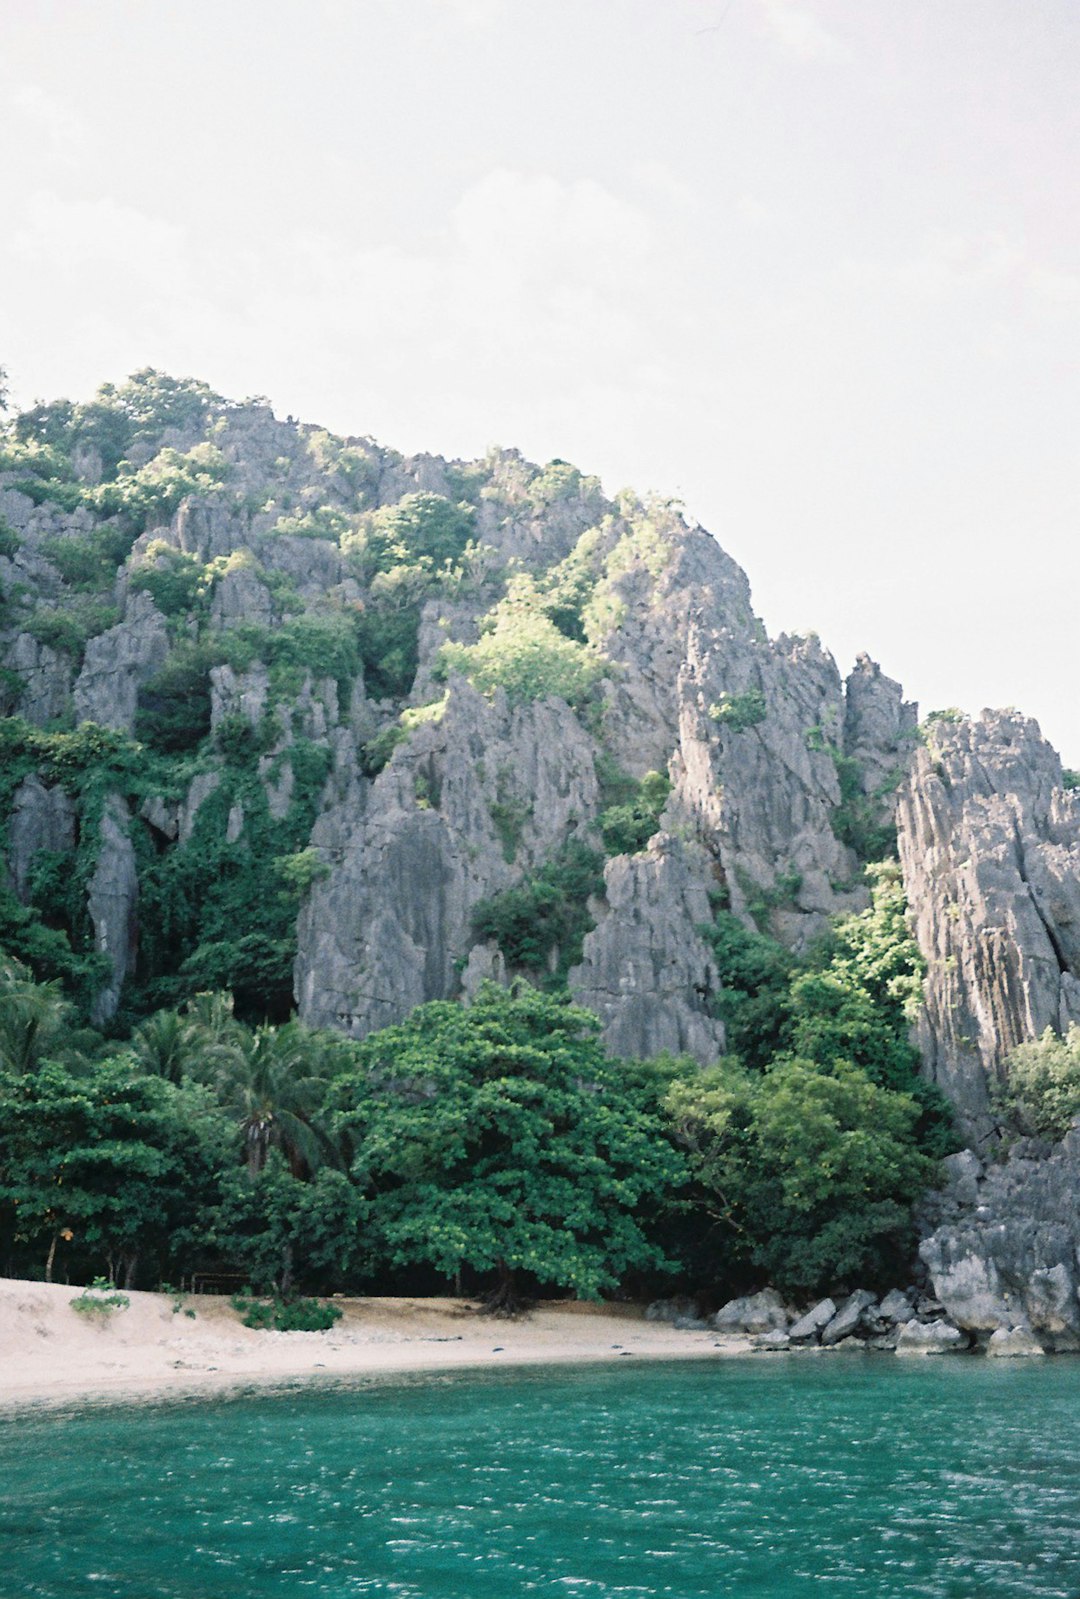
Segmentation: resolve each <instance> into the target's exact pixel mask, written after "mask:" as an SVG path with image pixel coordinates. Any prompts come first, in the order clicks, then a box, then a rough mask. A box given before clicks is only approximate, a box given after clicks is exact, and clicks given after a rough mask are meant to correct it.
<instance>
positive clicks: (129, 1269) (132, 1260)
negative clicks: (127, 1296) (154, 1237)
mask: <svg viewBox="0 0 1080 1599" xmlns="http://www.w3.org/2000/svg"><path fill="white" fill-rule="evenodd" d="M138 1264H139V1251H138V1250H137V1249H133V1250H132V1251H131V1254H130V1255H127V1256H126V1257H125V1259H124V1287H125V1288H134V1286H135V1267H136V1266H137V1265H138Z"/></svg>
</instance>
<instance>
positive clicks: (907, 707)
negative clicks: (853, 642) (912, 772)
mask: <svg viewBox="0 0 1080 1599" xmlns="http://www.w3.org/2000/svg"><path fill="white" fill-rule="evenodd" d="M918 719H919V715H918V709H917V707H916V706H914V705H911V704H909V703H908V702H907V701H905V699H904V691H903V689H902V688H901V687H900V684H899V683H894V682H893V680H892V678H891V677H886V676H885V674H884V672H883V671H882V670H881V668H880V666H878V665H877V664H876V662H874V661H872V660H871V659H870V657H869V656H868V655H860V656H859V658H858V660H857V661H856V663H855V669H854V671H853V672H851V673H850V675H849V676H848V679H847V682H846V684H845V686H844V754H845V755H849V756H851V757H852V759H853V760H856V761H858V763H859V767H860V771H861V779H862V787H863V791H864V792H865V793H867V794H873V793H875V792H878V791H880V790H881V789H882V788H885V789H887V790H889V791H890V799H889V801H888V802H887V805H886V809H888V808H891V806H892V804H894V803H895V802H894V801H893V800H892V798H891V791H892V790H894V789H895V787H896V781H897V780H898V778H899V777H900V776H901V775H902V773H903V772H904V770H906V768H907V766H908V765H909V764H910V762H911V758H912V754H913V750H914V745H915V738H916V727H917V724H918Z"/></svg>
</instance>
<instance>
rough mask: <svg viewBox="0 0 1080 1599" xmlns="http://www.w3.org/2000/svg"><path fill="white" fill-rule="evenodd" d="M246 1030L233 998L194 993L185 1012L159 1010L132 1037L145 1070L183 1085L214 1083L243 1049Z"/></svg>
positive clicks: (138, 1057)
mask: <svg viewBox="0 0 1080 1599" xmlns="http://www.w3.org/2000/svg"><path fill="white" fill-rule="evenodd" d="M246 1036H247V1034H246V1029H245V1028H244V1027H243V1026H241V1024H240V1023H239V1022H238V1021H236V1020H235V1019H234V1017H233V1001H232V995H231V994H196V995H195V997H194V998H193V999H190V1000H189V1001H188V1003H187V1004H186V1005H185V1006H184V1008H183V1010H182V1011H175V1010H159V1011H157V1012H156V1013H155V1014H154V1015H153V1016H150V1017H148V1018H147V1020H146V1021H145V1022H143V1023H142V1025H141V1026H139V1027H137V1028H136V1029H135V1032H134V1034H133V1035H132V1044H133V1046H134V1050H135V1058H136V1060H137V1061H138V1063H139V1065H140V1066H141V1067H142V1069H143V1071H145V1072H151V1073H152V1074H153V1075H154V1076H155V1077H164V1078H166V1079H167V1080H168V1081H169V1082H170V1083H180V1082H181V1081H183V1079H184V1078H185V1077H194V1078H196V1079H197V1080H198V1081H199V1082H202V1083H207V1084H211V1083H213V1082H215V1081H216V1080H217V1079H218V1078H219V1077H220V1075H221V1073H222V1071H223V1070H227V1069H228V1068H229V1066H230V1064H231V1062H232V1061H233V1060H234V1059H235V1057H236V1056H237V1054H238V1052H239V1051H241V1050H242V1048H243V1044H244V1039H245V1037H246Z"/></svg>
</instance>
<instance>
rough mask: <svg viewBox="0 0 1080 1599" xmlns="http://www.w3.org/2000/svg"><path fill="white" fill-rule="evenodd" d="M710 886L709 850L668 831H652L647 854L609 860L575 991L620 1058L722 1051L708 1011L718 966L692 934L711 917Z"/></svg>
mask: <svg viewBox="0 0 1080 1599" xmlns="http://www.w3.org/2000/svg"><path fill="white" fill-rule="evenodd" d="M695 868H696V870H695ZM708 881H709V876H708V860H707V857H705V855H704V851H702V850H701V849H700V847H695V846H693V845H690V844H686V845H684V844H682V843H681V841H680V840H679V839H677V838H673V837H672V836H671V834H670V833H658V834H656V836H655V837H654V838H653V839H652V840H651V842H650V844H649V848H648V850H647V851H646V853H645V854H643V855H622V856H619V857H618V858H617V859H615V860H613V861H609V862H608V865H607V868H606V870H605V873H604V884H605V892H604V902H603V904H601V905H599V906H597V917H598V921H597V926H596V929H595V930H594V931H593V932H592V933H590V934H589V935H588V936H587V937H586V939H585V946H584V950H583V955H582V961H581V964H580V965H579V966H576V967H575V968H574V969H573V970H572V971H571V973H570V986H571V989H572V991H573V993H574V996H575V998H576V999H578V1000H579V1001H580V1003H581V1004H582V1005H584V1006H585V1007H586V1009H587V1010H591V1011H595V1013H596V1015H597V1016H599V1017H600V1019H601V1021H603V1022H604V1024H605V1032H604V1036H605V1038H606V1039H607V1043H608V1047H609V1048H610V1049H611V1050H612V1051H613V1052H614V1053H615V1054H619V1055H629V1056H648V1055H659V1054H662V1053H664V1052H667V1053H670V1054H672V1055H692V1056H694V1058H695V1059H697V1060H700V1061H710V1060H715V1059H716V1058H717V1057H718V1056H720V1055H722V1054H723V1052H724V1027H723V1023H722V1022H721V1021H719V1020H718V1019H716V1018H714V1017H713V1016H712V1015H711V1014H710V1009H709V1001H710V1000H711V999H712V998H713V997H714V996H715V995H716V993H717V991H718V989H719V986H720V985H719V980H718V977H717V973H716V966H715V963H714V961H713V958H712V955H711V954H710V953H709V951H708V949H707V948H706V946H705V945H704V944H703V943H702V941H701V939H700V938H699V937H698V936H697V935H696V933H695V929H696V928H698V927H700V926H701V925H702V924H704V923H706V922H708V920H709V916H710V907H709V898H708V894H707V892H706V884H707V883H708Z"/></svg>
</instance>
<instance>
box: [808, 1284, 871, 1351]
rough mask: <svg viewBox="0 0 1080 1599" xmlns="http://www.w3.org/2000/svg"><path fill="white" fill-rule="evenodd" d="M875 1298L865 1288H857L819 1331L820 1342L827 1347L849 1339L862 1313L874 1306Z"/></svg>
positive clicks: (860, 1319)
mask: <svg viewBox="0 0 1080 1599" xmlns="http://www.w3.org/2000/svg"><path fill="white" fill-rule="evenodd" d="M876 1304H877V1299H876V1297H875V1296H874V1295H873V1294H872V1293H870V1292H869V1291H868V1290H867V1289H865V1288H857V1289H856V1290H855V1292H854V1293H853V1294H849V1295H848V1296H847V1298H846V1299H845V1300H844V1303H843V1304H842V1305H841V1306H840V1309H839V1310H838V1311H837V1312H836V1315H835V1316H833V1317H832V1319H831V1320H830V1321H828V1322H826V1324H825V1326H824V1327H823V1328H822V1329H821V1342H822V1343H823V1344H824V1345H825V1346H826V1347H828V1346H829V1345H830V1344H838V1343H840V1341H841V1340H842V1339H844V1338H850V1337H851V1336H852V1335H853V1333H854V1332H855V1329H856V1328H857V1327H858V1326H859V1325H860V1323H861V1322H862V1319H863V1313H864V1311H866V1310H868V1309H869V1308H870V1306H871V1305H876Z"/></svg>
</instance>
